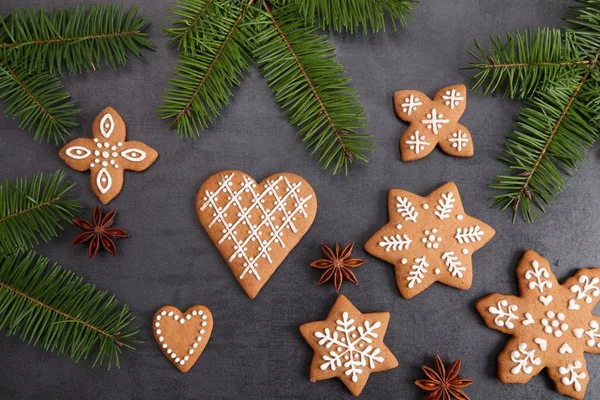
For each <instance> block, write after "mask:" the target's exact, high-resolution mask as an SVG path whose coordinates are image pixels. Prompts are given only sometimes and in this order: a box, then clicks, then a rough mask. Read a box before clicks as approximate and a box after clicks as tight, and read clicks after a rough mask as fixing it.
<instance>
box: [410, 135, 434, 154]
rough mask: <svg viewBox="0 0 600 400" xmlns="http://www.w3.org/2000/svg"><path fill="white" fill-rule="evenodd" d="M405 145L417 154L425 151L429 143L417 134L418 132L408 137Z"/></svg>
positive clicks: (423, 136)
mask: <svg viewBox="0 0 600 400" xmlns="http://www.w3.org/2000/svg"><path fill="white" fill-rule="evenodd" d="M406 144H408V145H409V147H410V149H411V150H413V151H414V152H415V153H417V154H419V153H420V152H422V151H423V150H425V147H426V146H429V145H430V144H431V143H429V142H428V141H426V140H425V135H421V134H419V131H415V133H414V134H413V135H410V137H409V138H408V140H407V141H406Z"/></svg>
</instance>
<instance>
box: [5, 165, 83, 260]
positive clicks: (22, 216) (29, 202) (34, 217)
mask: <svg viewBox="0 0 600 400" xmlns="http://www.w3.org/2000/svg"><path fill="white" fill-rule="evenodd" d="M64 177H65V175H64V173H63V172H60V171H57V172H55V173H53V174H50V175H49V176H48V177H44V175H43V174H39V175H36V176H34V177H32V178H31V179H28V178H22V179H17V180H15V181H6V182H5V183H4V184H1V185H0V255H2V254H4V255H6V254H12V253H16V252H22V251H26V250H29V249H31V248H32V247H33V246H34V245H35V244H36V243H38V242H39V241H44V242H47V241H49V240H50V239H51V238H53V237H56V236H58V231H59V230H60V229H62V226H63V225H64V224H65V223H69V222H70V219H71V217H72V216H73V214H74V213H76V212H78V211H79V210H80V209H81V206H80V205H79V203H77V201H75V200H71V199H69V198H68V194H69V191H70V190H71V188H72V187H73V184H72V183H70V182H65V181H64Z"/></svg>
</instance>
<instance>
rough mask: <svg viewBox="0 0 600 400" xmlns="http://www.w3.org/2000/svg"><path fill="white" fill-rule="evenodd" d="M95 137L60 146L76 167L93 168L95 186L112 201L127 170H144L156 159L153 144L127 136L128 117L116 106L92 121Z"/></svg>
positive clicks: (103, 199) (104, 199) (102, 196)
mask: <svg viewBox="0 0 600 400" xmlns="http://www.w3.org/2000/svg"><path fill="white" fill-rule="evenodd" d="M92 134H93V136H94V137H93V139H87V138H78V139H75V140H73V141H71V142H69V143H67V144H66V145H65V146H64V147H63V148H62V149H60V152H59V156H60V158H62V159H63V161H64V162H66V163H67V164H68V165H69V166H70V167H71V168H73V169H74V170H76V171H87V170H90V172H91V173H90V183H91V186H92V190H93V191H94V193H95V194H96V196H97V197H98V199H99V200H100V201H101V202H102V204H108V203H109V202H110V201H111V200H112V199H114V198H115V197H116V196H117V195H118V194H119V192H120V191H121V188H122V187H123V178H124V172H125V171H126V170H129V171H138V172H139V171H143V170H145V169H146V168H148V167H149V166H150V165H152V164H153V163H154V161H156V158H157V157H158V153H157V152H156V150H154V149H153V148H152V147H150V146H148V145H146V144H144V143H142V142H138V141H135V140H129V141H127V140H126V137H127V130H126V127H125V121H123V118H121V116H120V115H119V113H118V112H117V111H116V110H115V109H114V108H112V107H107V108H105V109H104V110H102V112H101V113H100V114H98V116H97V117H96V119H95V121H94V123H93V125H92Z"/></svg>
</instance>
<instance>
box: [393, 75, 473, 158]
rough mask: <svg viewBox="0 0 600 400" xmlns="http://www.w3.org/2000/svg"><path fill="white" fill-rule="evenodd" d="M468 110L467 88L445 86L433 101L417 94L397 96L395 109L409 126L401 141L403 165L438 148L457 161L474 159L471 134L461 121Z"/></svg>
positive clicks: (412, 92)
mask: <svg viewBox="0 0 600 400" xmlns="http://www.w3.org/2000/svg"><path fill="white" fill-rule="evenodd" d="M466 107H467V88H466V87H465V85H452V86H446V87H445V88H443V89H441V90H440V91H439V92H437V93H436V95H435V97H434V98H433V100H430V99H429V97H427V96H426V95H425V94H423V93H421V92H419V91H417V90H399V91H397V92H396V93H394V109H395V110H396V114H397V115H398V117H400V118H401V119H402V120H404V121H406V122H408V123H409V124H410V125H409V127H408V129H407V130H406V131H405V132H404V134H403V135H402V139H400V152H401V154H402V161H414V160H418V159H420V158H423V157H425V156H426V155H428V154H429V153H431V152H432V151H433V149H434V148H435V147H436V145H438V144H439V146H440V148H441V149H442V150H443V151H444V152H446V153H448V154H450V155H453V156H455V157H471V156H472V155H473V139H472V138H471V133H470V132H469V130H468V129H467V128H466V127H465V126H464V125H461V124H459V123H458V120H459V119H460V117H461V116H462V115H463V113H464V112H465V109H466Z"/></svg>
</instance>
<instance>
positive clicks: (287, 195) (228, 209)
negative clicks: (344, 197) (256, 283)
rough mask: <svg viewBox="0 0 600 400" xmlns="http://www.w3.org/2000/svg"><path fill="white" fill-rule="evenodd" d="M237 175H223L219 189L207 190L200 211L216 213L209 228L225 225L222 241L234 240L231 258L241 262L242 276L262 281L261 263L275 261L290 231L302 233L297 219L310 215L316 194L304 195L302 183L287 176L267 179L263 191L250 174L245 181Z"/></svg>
mask: <svg viewBox="0 0 600 400" xmlns="http://www.w3.org/2000/svg"><path fill="white" fill-rule="evenodd" d="M234 177H235V173H231V174H229V175H223V176H222V178H221V181H220V182H219V186H218V188H217V190H215V191H209V190H205V192H204V197H203V198H202V200H203V202H204V203H203V204H202V205H201V206H200V211H201V212H212V219H211V220H210V222H209V223H208V228H212V227H213V226H214V225H215V224H219V225H218V226H221V227H222V230H221V236H220V238H219V239H218V241H217V242H218V244H222V243H224V242H226V241H231V242H233V246H232V251H231V254H229V255H228V256H227V261H229V262H233V261H234V260H236V259H239V260H240V261H241V264H242V266H243V269H242V272H241V273H240V275H239V278H240V279H244V278H245V277H246V276H247V275H250V276H252V277H253V278H254V279H256V280H261V275H260V263H262V262H267V263H272V262H273V261H272V259H271V253H272V252H273V249H274V248H275V247H278V248H283V249H285V248H286V243H285V236H286V232H293V233H298V229H296V224H295V223H296V220H297V219H298V218H308V214H307V212H306V208H307V207H308V202H309V201H310V200H311V199H312V198H313V196H312V195H311V194H308V195H302V192H301V186H302V182H299V181H298V182H291V181H290V180H289V179H288V178H287V177H286V176H279V177H277V178H276V179H268V180H266V181H265V182H264V184H263V187H262V188H261V190H257V184H256V182H255V181H254V180H253V179H252V178H250V177H248V176H246V175H243V179H242V181H241V182H236V180H235V179H234ZM234 182H235V183H234Z"/></svg>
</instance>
